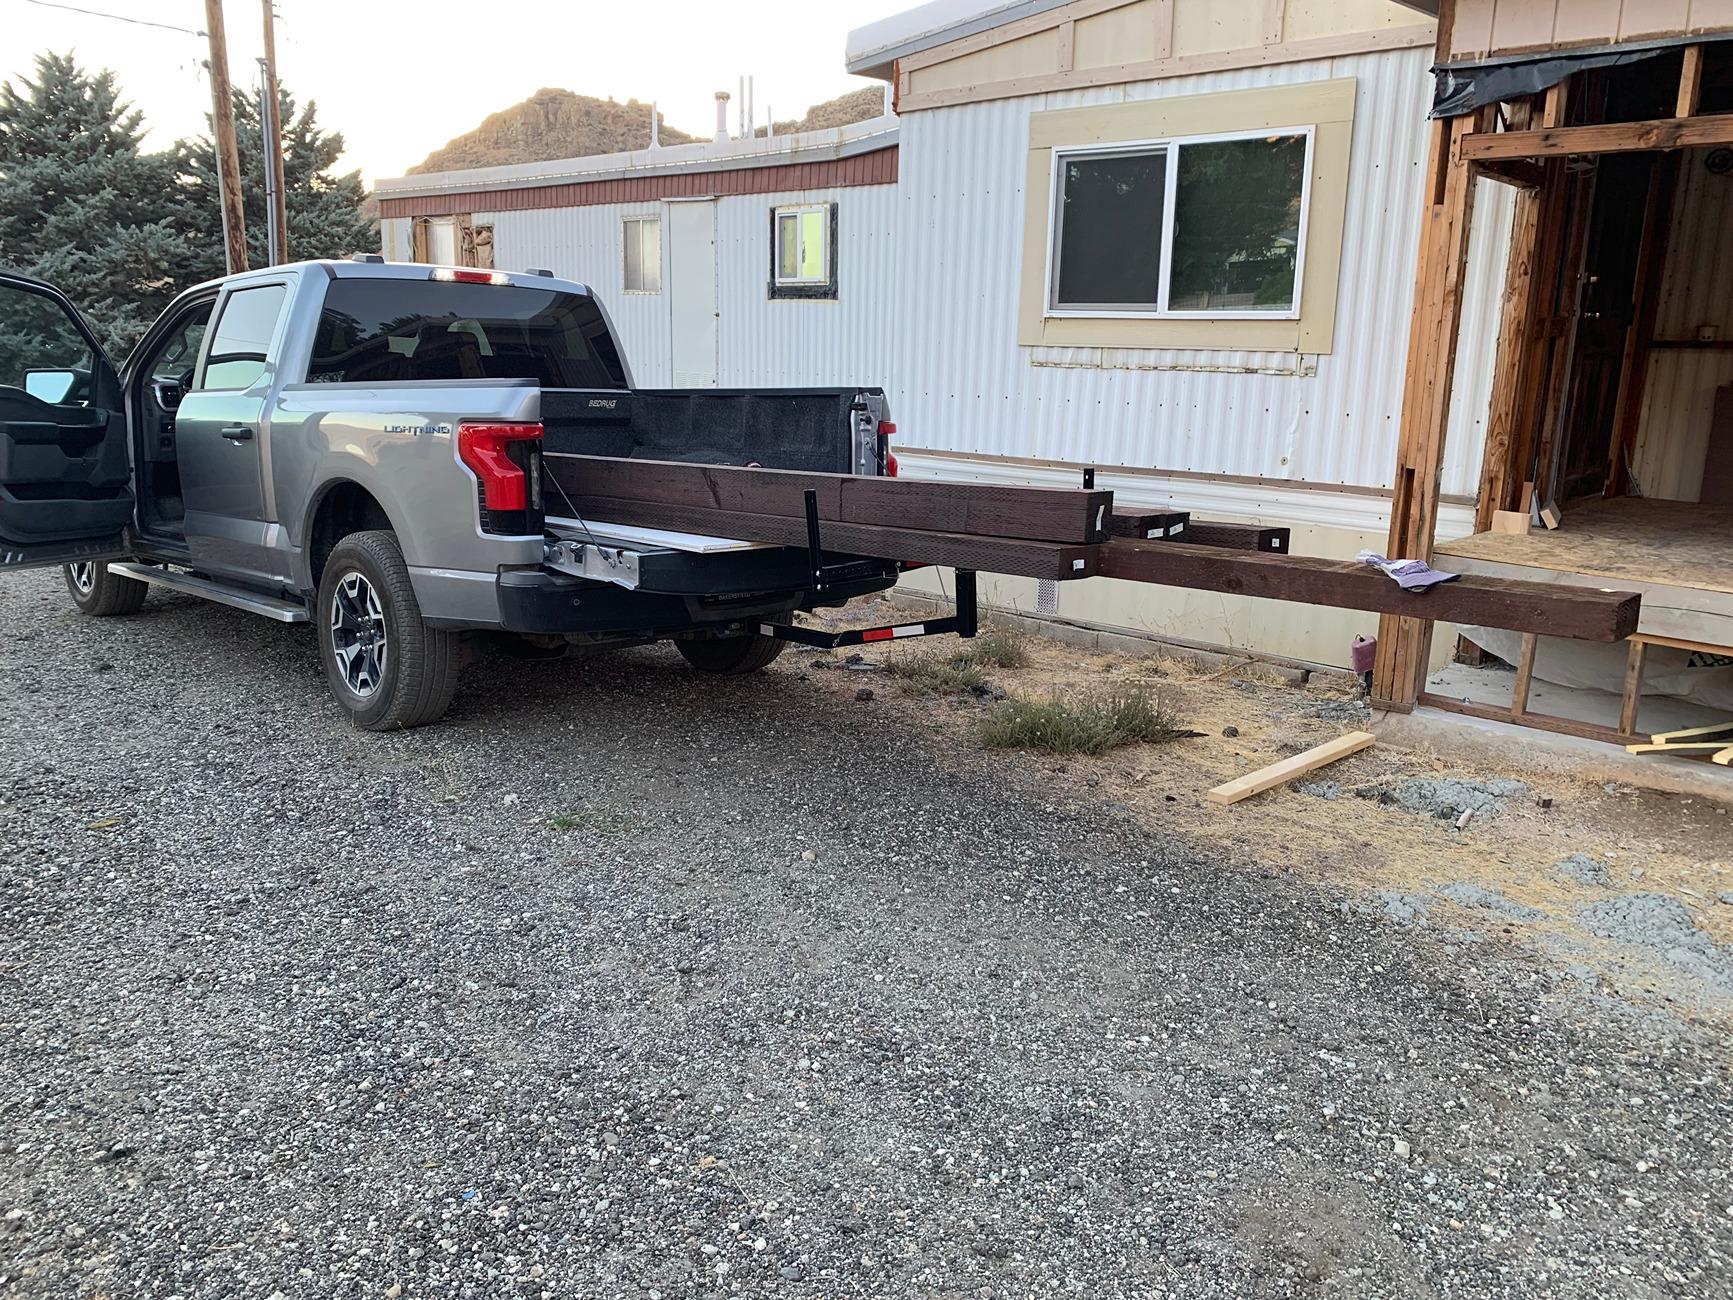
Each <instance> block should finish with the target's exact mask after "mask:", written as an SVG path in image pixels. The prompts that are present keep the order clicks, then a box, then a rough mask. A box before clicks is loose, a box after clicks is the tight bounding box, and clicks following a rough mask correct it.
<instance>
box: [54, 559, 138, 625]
mask: <svg viewBox="0 0 1733 1300" xmlns="http://www.w3.org/2000/svg"><path fill="white" fill-rule="evenodd" d="M63 567H64V568H65V570H66V590H67V591H68V592H70V593H71V595H72V603H73V604H74V605H76V606H78V612H79V613H81V614H89V615H90V616H91V617H92V618H112V617H114V616H115V615H116V614H136V613H138V610H139V606H141V605H143V604H144V598H145V597H146V596H148V595H149V594H150V584H149V583H148V582H140V581H139V580H138V579H137V578H123V577H121V576H120V575H119V574H118V573H110V572H109V571H108V561H107V560H86V561H84V562H83V563H82V564H68V565H65V566H63Z"/></svg>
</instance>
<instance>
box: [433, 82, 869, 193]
mask: <svg viewBox="0 0 1733 1300" xmlns="http://www.w3.org/2000/svg"><path fill="white" fill-rule="evenodd" d="M884 102H885V95H884V91H883V90H882V89H881V88H880V87H878V86H867V87H864V88H863V89H861V90H854V91H850V92H849V93H848V94H846V95H839V96H838V97H837V98H835V99H827V100H825V101H824V103H822V104H814V105H813V106H812V107H811V108H809V109H807V111H806V116H804V117H796V118H789V119H788V120H787V121H784V122H778V123H777V124H776V134H778V135H790V134H792V133H793V132H796V131H824V130H829V129H830V128H832V127H838V126H847V125H848V124H849V123H850V122H864V121H866V119H868V118H870V117H877V116H878V115H879V114H880V113H882V112H883V111H884ZM730 120H732V119H730ZM758 133H759V134H760V135H763V134H764V128H763V127H759V128H758ZM700 138H703V139H708V138H709V137H708V136H705V137H699V136H692V135H687V134H686V133H685V132H684V131H677V130H675V129H674V128H673V127H671V126H669V125H668V123H667V120H666V119H664V120H663V122H662V143H663V144H691V143H692V142H693V141H694V140H697V139H700ZM649 143H650V106H649V105H648V104H643V103H640V102H639V101H637V100H635V99H628V100H627V101H626V102H625V103H624V104H622V103H619V102H618V101H617V100H612V99H593V98H591V97H590V96H588V95H579V94H575V93H574V92H572V91H570V90H553V89H547V88H544V89H542V90H538V91H536V93H535V94H533V95H531V96H530V97H529V98H528V99H526V100H524V102H523V103H521V104H513V105H512V106H511V107H510V108H506V109H501V110H500V111H499V112H497V113H494V114H493V115H492V116H490V117H488V118H487V119H486V120H485V121H483V122H482V124H481V125H480V126H478V127H476V128H475V130H473V131H469V132H467V133H465V134H463V135H460V136H458V137H457V139H455V140H453V141H451V142H450V143H449V144H447V145H446V146H445V147H444V148H442V149H435V150H434V151H433V152H432V153H430V154H428V155H427V157H426V158H424V159H422V161H421V162H419V163H417V164H416V165H415V166H413V167H411V168H410V169H409V170H410V172H411V173H415V172H446V171H461V170H463V169H465V168H469V167H506V166H511V165H512V164H515V163H532V162H552V161H553V160H554V159H557V158H584V157H587V156H589V155H591V154H599V153H622V152H624V151H625V150H628V149H643V148H646V147H648V146H649Z"/></svg>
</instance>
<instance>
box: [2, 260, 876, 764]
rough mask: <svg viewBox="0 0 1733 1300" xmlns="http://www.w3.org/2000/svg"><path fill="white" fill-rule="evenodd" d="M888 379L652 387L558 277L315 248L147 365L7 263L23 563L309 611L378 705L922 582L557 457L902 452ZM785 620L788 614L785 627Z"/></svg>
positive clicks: (765, 658)
mask: <svg viewBox="0 0 1733 1300" xmlns="http://www.w3.org/2000/svg"><path fill="white" fill-rule="evenodd" d="M890 428H891V426H890V425H889V424H888V422H887V419H886V410H885V402H884V395H883V392H882V391H881V390H879V389H870V388H868V389H787V390H754V391H729V390H718V389H706V390H691V391H684V390H645V389H634V388H633V387H632V384H631V376H630V372H629V370H628V369H627V365H626V359H625V357H624V356H623V355H622V353H621V350H620V347H619V345H618V342H617V340H616V339H615V337H614V335H613V333H612V331H611V330H610V328H609V324H608V317H607V313H606V312H605V311H604V310H603V308H602V305H601V303H599V302H598V301H597V300H596V298H595V296H594V295H593V294H592V293H591V291H590V290H589V289H588V288H587V287H585V286H584V285H582V284H578V283H575V282H572V281H568V280H561V279H557V278H555V277H553V276H552V275H551V274H549V273H547V272H541V271H532V272H526V273H522V274H519V273H506V272H499V271H478V270H473V269H468V268H456V267H433V266H425V265H420V264H407V265H400V264H388V263H384V262H383V261H381V259H379V258H378V257H374V256H367V255H364V256H362V257H359V258H357V259H355V260H354V261H349V262H331V261H321V262H301V263H297V264H295V265H291V266H277V267H271V268H270V269H268V270H261V271H254V272H250V273H247V274H243V275H235V276H230V277H228V278H226V279H223V280H219V281H215V282H213V283H210V284H206V285H201V286H199V287H198V288H195V289H191V290H189V291H187V292H186V293H184V294H182V295H181V296H180V297H179V298H178V299H176V300H175V301H174V302H173V303H172V304H171V305H170V306H169V308H168V310H167V311H165V312H164V313H163V315H162V316H161V318H160V319H159V320H158V321H157V322H156V324H155V325H153V326H152V327H151V329H150V330H149V332H147V333H146V334H145V336H144V338H143V339H142V340H141V341H140V342H139V344H138V346H137V348H135V349H134V351H133V353H132V355H131V356H130V357H129V358H128V359H127V361H126V363H125V364H124V365H123V366H120V367H116V366H115V365H113V364H112V363H111V362H110V361H109V360H108V358H107V357H105V356H104V354H103V350H102V348H101V346H100V345H99V344H98V342H97V340H96V336H95V335H94V334H93V333H92V331H91V329H90V327H89V325H88V324H87V322H86V321H85V320H84V319H83V317H82V316H80V314H79V312H78V310H77V309H76V308H75V307H74V305H73V304H72V303H71V302H69V301H68V300H67V299H66V297H65V296H64V295H63V294H61V293H60V292H59V291H58V290H56V289H55V288H54V287H53V286H51V285H48V284H44V283H42V282H40V281H36V280H32V279H29V278H27V277H23V276H19V275H11V274H0V570H6V569H21V568H30V567H35V566H41V565H55V564H58V565H64V566H65V570H66V584H67V588H68V591H69V592H70V594H71V597H72V600H73V602H74V603H75V604H76V605H77V606H78V608H79V609H80V610H82V611H84V612H85V613H87V614H92V615H97V616H107V615H116V614H130V613H134V612H136V611H137V610H138V609H139V608H140V607H141V605H142V604H143V603H144V599H145V595H146V593H147V592H148V591H149V589H150V586H151V585H152V584H156V585H162V586H166V587H171V588H174V589H176V590H179V591H185V592H192V593H195V594H197V595H200V596H203V597H206V598H208V599H211V600H215V601H220V602H222V603H224V604H228V605H233V606H238V607H239V608H241V609H246V610H250V611H252V612H254V613H257V614H262V615H265V616H267V617H270V618H275V619H279V620H281V621H283V622H291V623H293V622H307V621H311V622H312V623H313V624H314V626H315V628H316V631H317V638H318V644H319V652H320V655H321V656H322V658H323V660H324V665H325V670H326V676H327V678H328V680H329V683H330V687H331V693H332V695H333V696H334V697H335V698H336V700H337V702H338V704H339V705H341V706H342V708H343V709H344V710H345V711H346V712H347V713H348V714H349V716H350V717H351V718H352V719H353V721H354V723H355V725H356V726H358V727H363V728H366V729H370V730H386V729H392V728H400V727H413V726H418V725H421V724H423V723H427V722H431V721H433V720H435V719H437V718H439V717H440V716H441V715H443V714H444V712H445V711H446V708H447V707H448V706H449V704H450V702H451V698H452V694H453V691H454V690H455V688H456V684H457V677H458V672H459V669H460V668H461V666H462V665H463V663H464V662H465V660H466V659H467V658H468V657H469V655H470V653H471V651H472V648H473V646H474V644H475V643H476V641H477V640H479V639H483V638H487V637H488V636H489V634H496V635H500V636H504V637H506V638H508V639H509V640H510V641H511V642H512V643H513V644H515V645H518V646H522V645H524V644H525V643H528V645H530V646H531V647H533V648H534V651H535V652H536V653H547V654H559V653H567V652H569V649H570V647H574V646H599V645H612V644H641V643H644V642H648V641H655V640H663V639H671V640H673V641H675V643H676V644H677V645H678V646H679V649H680V651H681V653H682V654H683V655H684V656H685V657H686V659H687V660H688V661H689V662H690V663H691V664H692V665H693V666H694V667H695V668H698V669H700V670H703V671H706V672H711V673H740V672H747V671H751V670H753V669H756V668H761V667H763V666H764V665H765V664H767V663H769V662H770V660H771V659H773V658H774V657H775V656H776V653H777V652H778V651H779V650H780V649H781V648H782V645H783V644H784V642H783V640H782V639H781V638H780V637H778V636H776V635H772V634H769V633H773V632H775V631H776V630H778V629H779V628H780V627H781V626H782V625H785V624H787V622H788V621H789V616H790V615H791V614H792V612H793V611H794V610H797V609H811V608H814V607H815V606H818V605H834V604H840V603H842V602H844V601H846V600H848V599H850V598H852V597H854V596H856V595H860V594H863V593H865V592H870V591H879V590H883V589H884V588H886V587H888V586H890V585H891V584H892V583H893V582H894V581H895V578H896V572H897V566H896V564H895V563H894V562H889V561H884V560H875V559H870V558H869V559H854V558H853V557H826V558H827V562H828V561H833V560H835V561H840V562H839V563H836V564H833V565H831V566H830V567H829V568H827V569H826V570H825V572H826V574H827V575H828V576H827V577H826V580H824V581H822V582H819V581H815V580H814V569H813V564H812V559H813V557H812V556H809V555H808V553H807V552H804V551H800V550H796V549H790V548H783V547H769V546H760V545H753V544H748V543H742V542H736V541H731V540H730V539H727V538H713V537H701V536H693V535H691V534H685V533H677V532H664V531H659V530H651V529H643V528H630V527H623V526H617V525H612V524H609V523H608V522H607V521H604V520H586V519H580V518H577V517H575V512H572V511H569V510H566V509H562V505H563V503H562V502H561V501H560V500H559V499H558V493H559V490H558V488H557V487H556V488H553V489H552V490H553V491H554V493H555V499H554V500H547V499H545V497H544V478H543V475H542V472H541V467H542V456H543V454H544V452H582V453H586V454H591V455H603V456H641V457H649V458H654V459H659V460H687V461H706V462H712V463H721V464H735V465H746V464H758V465H764V466H769V467H777V468H788V469H805V470H817V471H827V472H842V473H857V474H858V473H865V474H880V473H885V472H887V470H888V471H889V472H893V473H894V472H895V462H894V458H893V457H891V455H890V453H889V451H888V449H887V446H886V442H887V434H888V431H889V430H890ZM767 630H768V631H767Z"/></svg>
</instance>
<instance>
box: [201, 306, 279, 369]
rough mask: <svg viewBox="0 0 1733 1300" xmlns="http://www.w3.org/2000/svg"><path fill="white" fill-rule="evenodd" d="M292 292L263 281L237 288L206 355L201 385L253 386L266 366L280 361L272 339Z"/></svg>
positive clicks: (224, 308) (224, 309)
mask: <svg viewBox="0 0 1733 1300" xmlns="http://www.w3.org/2000/svg"><path fill="white" fill-rule="evenodd" d="M288 293H289V287H288V286H287V285H283V284H262V285H259V286H257V287H255V288H248V289H237V290H235V291H234V292H233V293H231V294H230V295H229V296H228V299H227V300H226V301H225V302H224V303H223V308H222V315H221V316H220V317H219V318H218V320H217V328H216V333H215V334H214V335H213V336H212V338H211V351H210V355H209V356H208V357H206V358H205V371H204V374H203V375H202V376H201V377H200V379H199V383H198V387H199V388H201V389H206V390H209V389H235V388H251V387H252V386H253V384H254V383H255V382H256V381H257V380H258V378H259V376H260V375H262V374H264V373H265V367H266V366H268V365H269V364H270V363H271V362H272V361H274V360H276V358H275V357H274V356H273V355H272V354H271V340H272V339H273V338H274V337H276V333H277V317H278V316H279V315H280V314H281V313H282V310H283V300H284V299H285V298H286V297H288Z"/></svg>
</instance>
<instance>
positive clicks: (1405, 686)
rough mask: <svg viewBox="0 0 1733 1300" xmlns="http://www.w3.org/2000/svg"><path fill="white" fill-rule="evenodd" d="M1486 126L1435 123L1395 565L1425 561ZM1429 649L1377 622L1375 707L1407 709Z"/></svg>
mask: <svg viewBox="0 0 1733 1300" xmlns="http://www.w3.org/2000/svg"><path fill="white" fill-rule="evenodd" d="M1491 121H1492V117H1491V110H1490V109H1482V110H1481V111H1480V112H1479V113H1478V114H1476V115H1475V117H1473V118H1470V117H1454V118H1441V119H1439V120H1437V121H1435V122H1433V124H1432V142H1431V147H1430V151H1429V154H1428V158H1427V164H1426V208H1425V212H1424V215H1423V217H1422V226H1421V234H1420V263H1419V267H1418V269H1417V271H1416V275H1415V291H1414V308H1413V315H1412V319H1411V321H1410V323H1409V332H1408V367H1407V372H1406V377H1405V379H1404V381H1403V393H1402V432H1401V435H1400V442H1399V444H1398V449H1397V458H1396V492H1395V497H1394V499H1393V500H1392V502H1391V510H1390V539H1389V543H1388V550H1387V552H1386V553H1387V554H1388V555H1390V556H1391V557H1393V558H1401V559H1418V560H1429V559H1431V558H1432V544H1433V534H1434V532H1435V531H1436V529H1437V526H1438V485H1439V479H1440V476H1441V474H1442V472H1443V468H1444V434H1445V428H1446V425H1447V424H1448V422H1449V415H1450V390H1451V386H1452V383H1453V381H1454V379H1455V375H1456V343H1457V337H1458V334H1459V332H1460V327H1461V323H1462V292H1463V278H1464V274H1465V267H1466V264H1467V261H1468V234H1469V217H1470V214H1471V213H1472V211H1473V201H1474V171H1473V169H1472V168H1470V167H1469V166H1468V165H1467V164H1466V162H1464V160H1463V145H1464V144H1465V143H1467V142H1468V141H1469V140H1471V139H1473V138H1474V137H1475V135H1476V133H1477V131H1476V129H1477V128H1484V127H1486V126H1490V124H1491ZM1431 641H1432V624H1431V622H1430V621H1428V620H1425V619H1419V618H1411V617H1396V616H1395V615H1394V614H1386V616H1385V617H1384V618H1382V619H1380V620H1379V628H1378V658H1377V662H1376V664H1375V666H1374V668H1373V672H1372V696H1373V700H1374V702H1375V703H1376V704H1377V705H1378V706H1379V707H1382V708H1394V709H1399V710H1403V711H1407V710H1411V709H1412V708H1413V707H1414V701H1415V699H1416V698H1417V697H1418V696H1419V694H1420V685H1421V680H1422V678H1423V676H1424V675H1425V671H1426V659H1427V655H1428V653H1429V650H1430V646H1431Z"/></svg>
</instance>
